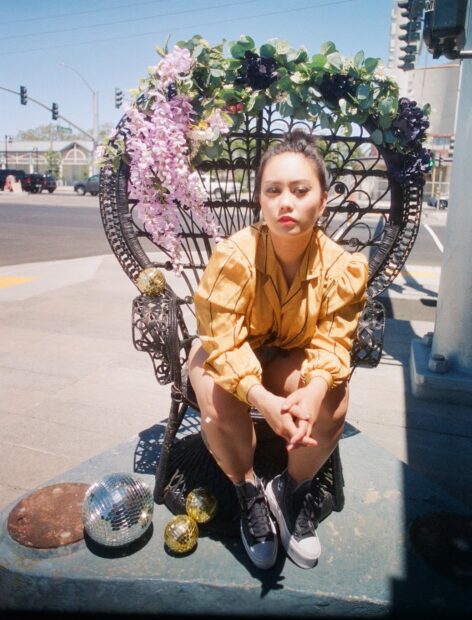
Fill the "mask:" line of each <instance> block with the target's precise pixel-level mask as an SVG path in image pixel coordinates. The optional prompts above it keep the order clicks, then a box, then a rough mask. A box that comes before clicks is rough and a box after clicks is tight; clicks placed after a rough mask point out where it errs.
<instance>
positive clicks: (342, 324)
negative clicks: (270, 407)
mask: <svg viewBox="0 0 472 620" xmlns="http://www.w3.org/2000/svg"><path fill="white" fill-rule="evenodd" d="M367 278H368V264H367V259H366V258H365V256H364V255H363V254H361V253H355V254H352V255H351V257H350V259H348V262H347V264H346V265H345V267H344V269H343V270H342V272H341V273H333V274H331V275H329V276H328V277H327V278H326V281H325V286H324V291H323V296H322V300H321V305H320V312H319V315H318V322H317V329H316V331H315V334H314V336H313V338H312V341H311V343H310V346H309V348H307V349H305V360H304V362H303V365H302V369H301V372H302V377H303V379H304V380H305V382H309V381H311V379H313V378H314V377H322V378H323V379H324V380H325V381H326V382H327V384H328V387H329V388H332V387H336V386H338V385H340V384H341V383H343V382H344V381H346V379H348V377H349V374H350V363H351V359H350V352H351V347H352V343H353V340H354V336H355V333H356V330H357V324H358V321H359V316H360V313H361V311H362V308H363V306H364V302H365V300H366V297H367V295H366V287H367Z"/></svg>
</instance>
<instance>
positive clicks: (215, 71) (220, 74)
mask: <svg viewBox="0 0 472 620" xmlns="http://www.w3.org/2000/svg"><path fill="white" fill-rule="evenodd" d="M210 73H211V75H212V76H213V77H216V78H220V77H224V76H225V75H226V71H223V69H218V68H217V67H211V68H210Z"/></svg>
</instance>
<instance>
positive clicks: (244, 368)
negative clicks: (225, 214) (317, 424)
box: [194, 223, 368, 404]
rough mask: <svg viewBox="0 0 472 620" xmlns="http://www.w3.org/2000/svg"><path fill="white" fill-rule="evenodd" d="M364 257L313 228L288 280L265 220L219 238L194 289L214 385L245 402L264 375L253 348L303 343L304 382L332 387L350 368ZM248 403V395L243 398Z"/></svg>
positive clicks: (362, 289)
mask: <svg viewBox="0 0 472 620" xmlns="http://www.w3.org/2000/svg"><path fill="white" fill-rule="evenodd" d="M367 277H368V265H367V259H366V258H365V256H364V255H363V254H361V253H355V254H350V253H348V252H346V251H344V250H342V249H341V247H340V246H338V245H337V244H336V243H335V242H334V241H332V240H331V239H330V238H329V237H328V236H327V235H325V234H324V233H323V232H322V231H320V230H317V229H313V234H312V237H311V240H310V243H309V245H308V247H307V249H306V251H305V253H304V255H303V259H302V263H301V265H300V268H299V270H298V272H297V274H296V276H295V278H294V280H293V282H292V284H291V286H290V288H289V287H288V286H287V282H286V279H285V276H284V273H283V271H282V267H281V265H280V263H279V261H278V259H277V256H276V254H275V251H274V248H273V245H272V241H271V239H270V236H269V234H268V229H267V226H266V225H264V224H260V223H259V224H255V225H253V226H248V227H247V228H244V229H242V230H240V231H239V232H237V233H235V234H234V235H232V236H231V237H229V238H228V239H226V240H224V241H221V242H220V243H218V244H217V245H216V246H215V248H214V250H213V253H212V255H211V257H210V260H209V261H208V265H207V268H206V270H205V272H204V274H203V276H202V279H201V281H200V284H199V286H198V288H197V290H196V292H195V294H194V302H195V309H196V317H197V332H198V336H199V338H200V341H201V343H202V347H203V349H204V350H205V351H206V352H207V353H208V358H207V360H206V363H205V370H206V372H208V373H209V374H210V375H211V376H212V377H213V379H214V381H215V383H217V385H219V386H221V387H222V388H223V389H225V390H226V391H228V392H230V393H232V394H234V395H235V396H236V397H237V398H239V399H240V400H241V401H243V402H246V403H248V399H247V394H248V391H249V389H250V388H251V387H252V386H253V385H255V384H258V383H261V382H262V381H261V380H262V368H261V364H260V362H259V359H258V357H257V355H256V353H255V351H256V350H257V349H258V348H259V347H261V346H262V345H264V346H274V347H280V348H282V349H294V348H300V349H304V351H305V360H304V361H303V364H302V368H301V374H302V378H303V380H304V381H305V382H309V381H310V380H311V379H313V378H314V377H322V378H323V379H324V380H325V381H326V382H327V383H328V386H329V387H330V388H331V387H335V386H337V385H340V384H341V383H342V382H343V381H345V380H346V379H347V378H348V377H349V374H350V350H351V346H352V341H353V337H354V335H355V332H356V328H357V323H358V320H359V314H360V312H361V310H362V307H363V305H364V301H365V299H366V292H365V291H366V286H367ZM248 404H249V403H248Z"/></svg>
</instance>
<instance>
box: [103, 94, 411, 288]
mask: <svg viewBox="0 0 472 620" xmlns="http://www.w3.org/2000/svg"><path fill="white" fill-rule="evenodd" d="M295 127H303V128H304V129H305V130H306V131H308V132H310V133H313V134H315V135H317V136H319V137H320V147H321V149H322V151H323V152H324V156H325V159H326V162H327V166H328V169H329V171H330V173H331V182H330V190H329V197H328V203H327V209H326V211H325V214H324V216H323V220H322V222H320V225H321V226H322V228H323V229H324V230H325V231H326V232H327V233H328V234H329V235H330V236H331V238H333V239H334V240H335V241H337V243H339V244H341V245H342V246H344V247H345V249H347V250H348V251H361V252H364V253H366V255H367V256H368V260H369V287H368V295H369V297H370V298H375V297H376V296H378V295H379V294H380V293H381V292H382V291H384V290H385V289H386V288H387V287H388V286H389V284H390V283H391V282H392V281H393V280H394V279H395V277H396V276H397V275H398V273H399V272H400V270H401V269H402V267H403V265H404V263H405V261H406V259H407V257H408V255H409V253H410V251H411V249H412V247H413V244H414V241H415V239H416V235H417V232H418V228H419V223H420V214H421V204H422V183H421V182H411V180H408V175H407V174H403V175H402V172H405V170H406V168H408V166H411V162H410V161H409V159H408V158H410V159H411V156H410V155H402V154H401V153H399V152H395V151H391V150H389V149H388V148H385V147H380V146H376V145H374V143H373V141H372V137H371V136H372V134H373V132H374V131H375V130H376V129H377V125H376V121H375V119H372V118H370V119H369V120H368V122H366V123H365V124H364V125H359V126H357V128H356V130H355V131H353V132H352V134H351V135H350V136H346V135H345V133H344V132H343V131H342V129H340V130H338V132H334V131H332V130H331V131H330V130H326V129H324V128H321V127H320V125H319V124H318V123H308V122H306V121H300V120H296V119H293V118H281V116H280V115H279V114H278V113H275V111H274V108H273V107H272V106H266V107H265V108H264V109H263V110H262V111H261V112H260V113H259V114H258V116H249V115H245V117H244V120H243V122H242V123H241V125H240V126H239V128H238V129H237V130H236V131H233V132H231V133H230V134H229V135H227V136H226V137H225V139H224V149H223V153H222V154H221V155H220V156H219V157H218V158H216V159H212V160H210V159H207V160H203V161H202V162H201V163H200V164H199V165H198V172H199V174H200V177H201V180H202V183H203V184H204V186H205V187H206V189H207V191H208V201H207V206H208V207H209V208H210V209H211V210H212V211H213V213H214V215H215V217H216V219H217V221H218V223H219V225H220V229H221V233H222V236H227V235H230V234H232V233H234V232H236V231H237V230H239V229H240V228H242V227H244V226H247V225H248V224H251V223H253V222H257V221H258V219H259V206H258V204H257V203H256V202H255V200H254V180H255V171H256V170H257V167H258V165H259V161H260V159H261V156H262V154H263V152H264V151H265V150H266V149H267V147H268V146H269V145H270V144H271V143H272V142H273V141H274V140H280V139H281V137H282V136H283V134H284V133H285V132H287V131H290V130H292V129H293V128H295ZM128 131H129V130H128V128H127V118H126V116H124V117H123V118H122V120H121V121H120V123H119V124H118V127H117V132H116V136H115V138H114V139H115V140H122V139H124V140H125V142H126V138H127V135H128ZM399 171H400V173H399ZM129 173H130V171H129V165H128V164H126V163H124V162H122V163H121V165H120V167H119V169H118V170H115V169H114V168H113V166H112V165H111V163H108V164H105V165H104V166H103V167H102V169H101V174H100V208H101V215H102V220H103V225H104V228H105V232H106V235H107V237H108V240H109V242H110V245H111V247H112V249H113V251H114V253H115V255H116V257H117V258H118V260H119V262H120V264H121V266H122V267H123V269H124V271H125V272H126V273H127V275H128V276H129V277H130V278H131V280H132V281H133V282H134V283H135V284H136V280H137V277H138V275H139V273H140V272H141V271H142V270H143V269H145V268H148V267H151V266H156V267H159V268H162V269H164V270H166V269H167V270H172V268H173V264H172V261H171V259H170V256H169V255H168V254H166V251H165V249H164V248H162V247H158V246H156V245H155V244H154V243H153V242H152V239H151V236H150V234H149V233H148V232H147V231H146V228H145V226H144V225H143V222H142V221H140V219H139V216H138V215H137V213H138V210H137V209H136V201H135V200H131V199H130V198H129V188H128V184H129ZM405 179H406V180H405ZM178 208H179V215H180V220H181V224H182V234H181V236H180V241H181V246H182V250H183V254H184V256H185V260H184V265H183V267H184V268H183V272H182V278H183V280H184V281H185V283H186V285H187V287H188V293H189V295H191V294H192V293H193V291H194V289H195V286H196V284H197V283H198V281H199V278H200V276H201V274H202V272H203V270H204V268H205V266H206V264H207V260H208V257H209V255H210V253H211V251H212V247H213V240H212V239H211V238H209V237H208V235H207V234H206V233H204V232H203V231H202V229H201V228H200V227H199V225H198V224H197V222H196V220H195V218H194V217H193V214H192V212H191V211H190V210H188V209H187V208H186V206H185V205H180V206H179V207H178Z"/></svg>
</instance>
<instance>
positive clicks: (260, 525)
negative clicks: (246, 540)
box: [246, 491, 272, 539]
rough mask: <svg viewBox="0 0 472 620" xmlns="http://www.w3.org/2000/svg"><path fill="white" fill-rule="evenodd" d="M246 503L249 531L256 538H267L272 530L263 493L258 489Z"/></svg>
mask: <svg viewBox="0 0 472 620" xmlns="http://www.w3.org/2000/svg"><path fill="white" fill-rule="evenodd" d="M246 505H247V524H248V529H249V532H250V533H251V535H252V536H254V538H256V539H261V538H267V536H269V535H270V534H271V533H272V530H271V528H270V521H269V511H268V509H267V505H266V502H265V496H264V493H263V492H261V491H259V492H258V493H257V495H254V497H251V498H249V499H248V500H247V504H246Z"/></svg>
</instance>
